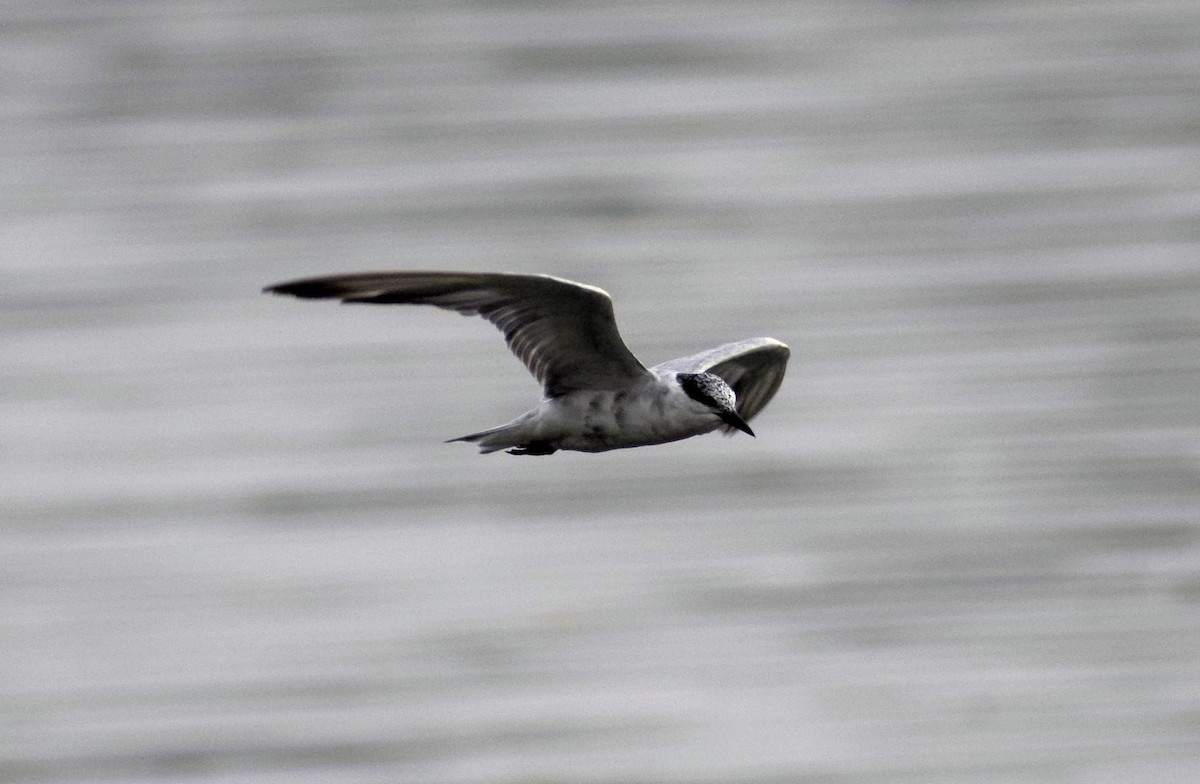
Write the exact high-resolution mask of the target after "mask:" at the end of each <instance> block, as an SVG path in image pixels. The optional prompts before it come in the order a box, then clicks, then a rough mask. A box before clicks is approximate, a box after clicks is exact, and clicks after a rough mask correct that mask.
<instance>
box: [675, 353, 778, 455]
mask: <svg viewBox="0 0 1200 784" xmlns="http://www.w3.org/2000/svg"><path fill="white" fill-rule="evenodd" d="M791 354H792V352H791V350H790V349H788V347H787V346H786V345H785V344H783V343H780V342H779V341H778V340H775V339H774V338H747V339H746V340H739V341H738V342H736V343H726V344H725V345H723V346H717V347H716V348H714V349H709V350H708V351H702V352H700V353H699V354H693V355H692V356H690V357H680V358H679V359H672V360H671V361H670V362H664V363H662V364H661V365H657V366H655V368H654V370H669V371H672V372H675V373H715V374H716V375H718V376H720V377H721V378H723V379H725V383H726V384H728V385H729V386H730V387H732V388H733V394H734V395H736V396H737V408H738V413H739V414H741V415H742V419H745V420H746V421H747V422H749V421H750V420H751V419H752V418H753V417H754V415H755V414H757V413H758V412H759V411H762V410H763V408H764V407H765V406H766V405H767V403H769V402H771V398H773V397H775V391H776V390H778V389H779V385H780V384H781V383H783V373H784V371H785V370H787V362H788V357H790V356H791ZM721 429H722V430H723V431H725V432H726V433H732V432H733V431H734V429H733V428H732V427H730V426H729V425H724V426H722V427H721Z"/></svg>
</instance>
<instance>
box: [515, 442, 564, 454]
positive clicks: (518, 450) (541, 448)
mask: <svg viewBox="0 0 1200 784" xmlns="http://www.w3.org/2000/svg"><path fill="white" fill-rule="evenodd" d="M557 451H558V449H557V448H555V447H552V446H550V442H549V441H530V442H528V443H526V444H522V445H521V446H519V447H515V448H513V449H510V450H508V453H509V454H510V455H552V454H554V453H555V452H557Z"/></svg>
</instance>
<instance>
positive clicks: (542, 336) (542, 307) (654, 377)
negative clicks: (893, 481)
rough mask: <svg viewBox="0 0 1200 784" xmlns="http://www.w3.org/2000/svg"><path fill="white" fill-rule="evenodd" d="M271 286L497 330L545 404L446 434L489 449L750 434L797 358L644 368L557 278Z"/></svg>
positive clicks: (741, 345) (597, 307) (597, 303)
mask: <svg viewBox="0 0 1200 784" xmlns="http://www.w3.org/2000/svg"><path fill="white" fill-rule="evenodd" d="M263 291H264V292H266V293H271V294H290V295H291V296H294V297H300V298H302V299H338V300H341V301H342V302H345V303H368V304H375V305H392V304H412V305H434V306H436V307H439V308H445V309H447V310H455V311H458V312H459V313H461V314H463V315H465V316H482V317H483V318H485V319H487V320H488V321H490V322H491V323H492V324H495V325H496V326H497V327H498V328H499V329H500V331H501V332H503V333H504V339H505V341H506V342H507V343H508V347H509V349H511V350H512V352H513V353H514V354H516V355H517V357H518V358H519V359H520V360H521V362H523V363H524V364H525V367H526V368H528V370H529V372H530V373H532V374H533V376H534V378H536V379H537V380H538V381H539V382H541V384H542V389H543V392H544V397H543V399H542V402H541V404H539V405H538V407H537V408H535V409H533V410H532V411H529V412H527V413H525V414H522V415H521V416H519V417H517V418H516V419H514V420H512V421H511V422H509V423H507V424H504V425H500V426H499V427H493V428H490V429H488V430H482V431H480V432H478V433H471V434H470V435H465V436H460V437H459V438H453V439H450V441H468V442H471V443H474V444H477V445H478V446H479V451H480V452H481V453H484V454H486V453H489V452H496V451H499V450H501V449H507V450H508V453H509V454H512V455H549V454H553V453H554V452H556V451H558V450H560V449H564V450H574V451H578V452H605V451H607V450H610V449H625V448H628V447H635V446H650V445H653V444H664V443H667V442H670V441H678V440H680V439H683V438H690V437H691V436H698V435H701V434H704V433H709V432H712V431H713V430H716V429H718V428H721V429H722V430H723V431H724V432H725V433H727V434H732V433H733V432H734V431H735V430H740V431H742V432H743V433H746V434H748V435H751V436H753V435H754V431H753V430H751V429H750V425H749V424H748V422H749V421H750V420H751V419H752V418H753V417H754V415H755V414H757V413H758V412H759V411H761V410H762V409H763V407H764V406H766V404H767V403H768V402H769V401H770V400H771V398H772V397H774V395H775V391H776V390H777V389H779V385H780V383H781V382H782V381H783V373H784V370H785V369H786V367H787V361H788V357H789V355H790V353H791V352H790V351H789V350H788V347H787V346H786V345H784V344H783V343H781V342H779V341H778V340H775V339H774V338H748V339H746V340H740V341H737V342H735V343H727V344H725V345H723V346H718V347H716V348H713V349H709V350H708V351H702V352H700V353H699V354H693V355H692V356H688V357H681V358H679V359H673V360H671V361H669V362H664V363H662V364H661V365H655V366H654V367H651V368H647V367H646V366H645V365H643V364H642V363H641V362H639V361H638V359H637V357H635V356H634V355H633V354H632V353H631V352H630V350H629V349H628V348H627V347H626V346H625V342H624V341H623V340H622V339H621V334H620V332H618V331H617V322H616V318H615V317H614V315H613V305H612V298H611V297H610V296H609V295H608V292H606V291H604V290H603V289H599V288H596V287H595V286H588V285H585V284H583V283H576V282H574V281H570V280H565V279H563V278H556V277H552V276H550V275H525V274H514V273H489V272H474V273H472V272H365V273H352V274H346V275H328V276H321V277H314V278H303V279H300V280H293V281H288V282H285V283H276V284H274V285H272V286H267V287H266V288H264V289H263ZM447 443H449V442H447Z"/></svg>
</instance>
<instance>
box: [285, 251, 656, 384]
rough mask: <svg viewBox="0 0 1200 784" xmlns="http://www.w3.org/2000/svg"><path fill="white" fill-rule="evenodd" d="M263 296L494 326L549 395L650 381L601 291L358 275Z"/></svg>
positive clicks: (567, 284) (571, 285) (494, 277)
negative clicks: (418, 310)
mask: <svg viewBox="0 0 1200 784" xmlns="http://www.w3.org/2000/svg"><path fill="white" fill-rule="evenodd" d="M263 291H265V292H270V293H272V294H291V295H292V296H294V297H302V298H305V299H340V300H341V301H342V302H364V303H369V304H374V305H392V304H411V305H434V306H436V307H439V308H446V309H447V310H456V311H458V312H459V313H461V314H463V315H464V316H476V315H477V316H482V317H483V318H485V319H487V320H488V321H490V322H492V323H493V324H495V325H496V326H497V327H499V328H500V331H501V332H503V333H504V339H505V341H507V343H508V347H509V348H510V349H511V350H512V352H513V353H514V354H516V355H517V357H518V358H519V359H520V360H521V361H522V362H523V363H525V367H527V368H529V372H530V373H532V374H533V375H534V377H535V378H536V379H537V380H538V381H539V382H541V384H542V387H543V389H544V390H545V393H546V395H547V396H548V397H557V396H559V395H563V394H565V393H567V392H571V391H573V390H577V389H620V388H623V387H625V386H627V385H629V384H630V383H631V382H633V381H636V380H639V379H643V378H646V377H648V376H649V371H648V370H646V368H645V366H643V365H642V363H641V362H639V361H638V359H637V357H635V356H634V355H633V354H632V353H631V352H630V351H629V349H628V348H627V347H626V346H625V342H624V341H623V340H621V334H620V333H619V332H618V331H617V322H616V318H615V317H614V315H613V306H612V299H611V298H610V297H609V296H608V293H607V292H605V291H604V290H603V289H598V288H596V287H594V286H585V285H584V284H582V283H575V282H573V281H570V280H563V279H562V278H555V277H551V276H549V275H517V274H509V273H471V272H365V273H355V274H349V275H329V276H325V277H317V278H304V279H302V280H293V281H289V282H287V283H277V284H275V285H273V286H267V287H266V288H265V289H263Z"/></svg>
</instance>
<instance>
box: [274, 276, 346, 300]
mask: <svg viewBox="0 0 1200 784" xmlns="http://www.w3.org/2000/svg"><path fill="white" fill-rule="evenodd" d="M263 294H287V295H288V296H292V297H299V298H300V299H324V298H328V297H336V296H337V292H335V291H334V290H333V289H332V288H330V286H329V284H328V283H325V282H323V281H319V280H292V281H288V282H286V283H272V284H271V285H270V286H264V287H263Z"/></svg>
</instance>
